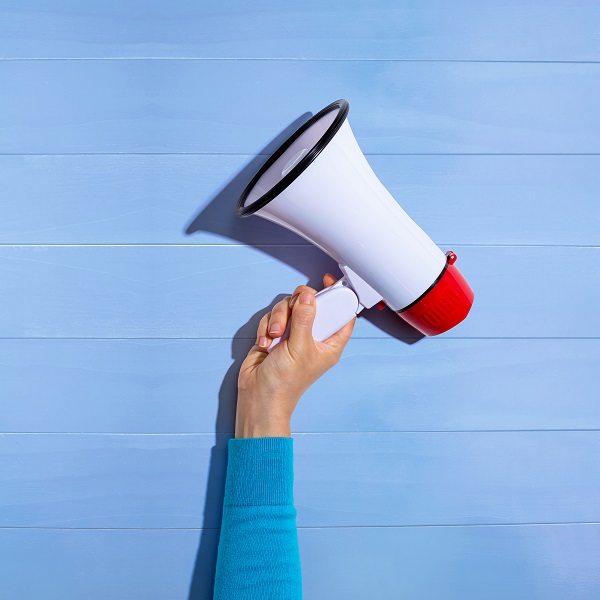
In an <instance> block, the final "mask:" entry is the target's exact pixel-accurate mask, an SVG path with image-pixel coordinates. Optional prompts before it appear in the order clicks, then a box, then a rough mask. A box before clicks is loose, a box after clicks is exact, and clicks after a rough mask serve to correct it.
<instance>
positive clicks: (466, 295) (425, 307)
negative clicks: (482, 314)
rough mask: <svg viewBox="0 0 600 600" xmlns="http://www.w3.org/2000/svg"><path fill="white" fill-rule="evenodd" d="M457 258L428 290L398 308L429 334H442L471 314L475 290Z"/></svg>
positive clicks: (411, 321) (410, 320) (410, 322)
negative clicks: (411, 302)
mask: <svg viewBox="0 0 600 600" xmlns="http://www.w3.org/2000/svg"><path fill="white" fill-rule="evenodd" d="M454 259H456V257H455V256H454ZM453 262H454V261H453V260H452V261H451V260H448V263H447V265H446V268H445V269H444V272H443V273H442V275H441V277H440V278H439V279H438V280H437V281H436V282H435V284H434V285H433V286H432V287H431V289H429V290H428V291H427V293H426V294H424V295H423V296H422V297H421V298H419V299H418V300H417V301H416V302H414V303H413V304H411V305H409V306H408V308H405V309H403V310H401V311H398V312H397V314H398V315H399V316H400V317H402V318H403V319H404V320H405V321H406V322H407V323H409V324H410V325H412V326H413V327H414V328H415V329H418V330H419V331H420V332H421V333H424V334H425V335H429V336H432V335H439V334H440V333H444V331H448V330H449V329H452V328H453V327H454V326H456V325H458V324H459V323H460V322H461V321H462V320H463V319H464V318H465V317H466V316H467V315H468V314H469V311H470V310H471V306H472V305H473V298H474V294H473V290H472V289H471V286H470V285H469V284H468V283H467V280H466V279H465V278H464V277H463V276H462V273H461V272H460V271H459V270H458V269H457V268H456V267H455V266H454V264H452V263H453Z"/></svg>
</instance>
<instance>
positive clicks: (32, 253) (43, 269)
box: [0, 246, 600, 341]
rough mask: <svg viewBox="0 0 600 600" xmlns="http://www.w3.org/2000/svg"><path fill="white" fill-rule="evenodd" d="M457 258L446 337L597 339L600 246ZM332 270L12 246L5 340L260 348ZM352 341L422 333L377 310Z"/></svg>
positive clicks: (491, 250)
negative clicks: (300, 288) (268, 318)
mask: <svg viewBox="0 0 600 600" xmlns="http://www.w3.org/2000/svg"><path fill="white" fill-rule="evenodd" d="M454 250H456V252H457V254H458V263H457V264H458V266H459V267H460V269H461V271H462V272H463V273H464V275H465V276H466V277H467V279H468V280H469V282H470V283H471V285H472V287H473V289H474V290H475V294H476V299H475V304H474V306H473V309H472V311H471V314H470V315H469V317H468V318H467V319H466V320H465V321H463V322H462V323H460V324H459V325H458V326H457V327H455V328H454V329H452V330H451V331H449V332H447V333H446V334H444V335H445V336H446V337H454V338H456V337H502V338H505V337H586V338H589V337H598V336H599V335H600V319H599V318H598V313H597V311H596V304H597V302H594V299H598V298H599V297H600V275H599V272H598V269H597V265H598V260H599V257H600V254H599V253H600V248H597V247H596V248H585V247H584V248H570V247H566V248H554V247H475V246H471V247H460V246H456V247H454ZM327 271H330V272H331V273H337V274H338V275H339V272H338V271H337V267H336V265H335V263H334V262H333V261H332V260H331V259H330V258H329V257H328V256H326V255H325V254H324V253H323V252H321V251H320V250H318V249H316V248H314V247H312V246H295V247H294V246H262V247H260V248H254V247H249V246H221V247H219V246H204V247H203V246H122V247H118V246H15V247H11V246H6V247H2V248H0V274H1V276H2V281H3V286H4V289H5V290H7V291H8V292H9V293H5V294H4V295H3V296H2V298H1V300H0V337H4V338H6V337H19V338H22V337H26V338H30V337H59V338H64V337H75V338H95V337H102V338H105V337H107V338H137V337H143V338H147V337H160V338H178V337H184V338H198V337H201V338H207V337H209V338H213V337H218V338H235V339H236V340H238V339H250V338H255V336H256V326H257V324H258V321H259V320H260V317H262V315H263V314H265V313H266V312H267V311H268V310H269V308H270V307H271V306H272V304H273V302H274V300H275V301H276V300H278V299H281V298H282V297H283V294H284V293H290V292H292V291H293V290H294V288H295V287H296V286H297V285H299V284H305V283H307V277H305V276H303V275H301V273H305V274H306V275H307V276H308V283H309V284H310V285H312V286H313V287H315V288H317V289H320V288H321V287H322V279H321V278H322V275H323V274H324V273H325V272H327ZM257 282H260V285H258V284H257ZM242 291H243V292H242ZM355 336H356V337H379V338H381V337H388V336H393V337H395V338H398V339H404V340H407V341H409V340H410V341H414V339H415V337H416V336H417V337H418V334H417V332H415V330H413V329H412V328H409V327H408V326H407V325H406V324H405V323H404V321H402V319H400V318H399V317H398V316H396V315H395V314H394V313H392V312H391V311H388V310H386V311H377V310H375V309H372V310H371V311H369V312H368V313H367V314H366V315H365V316H364V317H361V318H360V319H358V322H357V326H356V328H355Z"/></svg>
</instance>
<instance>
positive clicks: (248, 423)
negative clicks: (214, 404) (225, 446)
mask: <svg viewBox="0 0 600 600" xmlns="http://www.w3.org/2000/svg"><path fill="white" fill-rule="evenodd" d="M336 281H337V280H336V279H335V277H333V276H332V275H330V274H329V273H327V274H326V275H325V277H323V285H324V286H325V287H329V286H330V285H333V284H334V283H335V282H336ZM315 294H316V290H314V289H313V288H311V287H308V286H305V285H301V286H298V287H297V288H296V289H295V290H294V294H293V295H292V296H291V297H290V296H286V297H285V298H284V299H283V300H281V302H278V303H277V304H276V305H275V306H274V307H273V309H272V310H271V311H270V312H268V313H267V314H266V315H265V316H264V317H263V318H262V319H261V321H260V323H259V325H258V332H257V336H256V343H255V344H254V346H252V348H251V349H250V352H249V353H248V356H247V357H246V359H245V360H244V362H243V363H242V366H241V368H240V374H239V377H238V401H237V413H236V419H235V437H236V438H240V437H246V438H247V437H290V436H291V431H290V420H291V417H292V413H293V412H294V409H295V408H296V405H297V404H298V400H299V399H300V396H302V394H303V393H304V392H305V391H306V390H307V389H308V388H309V387H310V386H311V385H312V384H313V383H314V382H315V381H316V380H317V379H318V378H319V377H321V375H323V373H325V372H326V371H328V370H329V369H330V368H331V367H333V365H335V364H336V363H337V362H338V361H339V360H340V357H341V355H342V351H343V349H344V347H345V346H346V342H347V341H348V340H349V339H350V335H351V334H352V330H353V329H354V323H355V322H356V317H354V319H352V321H350V322H349V323H347V324H346V325H344V327H342V328H341V329H340V330H339V331H337V332H336V333H334V334H333V335H332V336H330V337H328V338H327V339H326V340H324V341H323V342H317V341H316V340H314V339H313V337H312V326H313V321H314V319H315V314H316V304H315ZM290 315H291V317H292V324H291V326H290V335H289V337H288V338H287V339H285V340H282V341H281V342H279V344H277V346H275V348H273V351H272V352H271V353H268V352H267V348H268V347H269V345H270V344H271V342H272V341H273V338H277V337H280V336H281V334H282V333H283V331H284V330H285V328H286V326H287V322H288V319H289V318H290Z"/></svg>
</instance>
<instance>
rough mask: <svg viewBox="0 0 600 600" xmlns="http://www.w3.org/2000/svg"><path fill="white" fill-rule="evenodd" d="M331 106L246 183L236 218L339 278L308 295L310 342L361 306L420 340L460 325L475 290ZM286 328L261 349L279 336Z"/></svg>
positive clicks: (343, 114) (343, 110)
mask: <svg viewBox="0 0 600 600" xmlns="http://www.w3.org/2000/svg"><path fill="white" fill-rule="evenodd" d="M348 110H349V105H348V102H347V101H345V100H338V101H336V102H333V103H332V104H330V105H329V106H327V107H325V108H324V109H323V110H321V111H320V112H319V113H317V114H316V115H314V116H313V117H312V118H311V119H310V120H309V121H308V122H307V123H305V124H304V125H303V126H302V127H300V129H298V130H297V131H296V132H295V133H294V134H292V135H291V136H290V137H289V138H288V139H287V140H286V141H285V142H284V143H283V144H282V145H281V146H280V147H279V149H278V150H277V151H276V152H275V153H274V154H273V155H272V156H271V157H270V158H269V160H268V161H267V162H266V163H265V164H264V166H263V167H262V168H261V169H260V171H259V172H258V173H257V174H256V176H255V177H254V178H253V179H252V181H251V182H250V183H249V184H248V186H247V187H246V189H245V190H244V192H243V193H242V195H241V196H240V199H239V201H238V206H237V214H238V215H239V216H242V217H245V216H249V215H251V214H256V215H258V216H260V217H263V218H264V219H267V220H269V221H272V222H274V223H278V224H279V225H281V226H283V227H286V228H287V229H289V230H291V231H293V232H295V233H297V234H298V235H300V236H302V237H304V238H305V239H307V240H309V241H310V242H311V243H313V244H314V245H315V246H317V247H318V248H320V249H321V250H323V251H324V252H326V253H327V254H328V255H329V256H331V257H332V258H333V259H334V260H335V261H336V262H337V263H338V265H339V267H340V269H341V271H342V273H343V277H342V278H341V279H340V280H338V281H337V282H336V283H335V284H334V285H333V286H331V287H329V288H325V289H324V290H322V291H321V292H319V293H318V294H317V295H316V298H317V302H316V307H317V312H316V317H315V323H314V325H313V338H314V339H315V340H318V341H323V340H325V339H327V337H329V336H330V335H331V334H332V333H334V332H335V331H337V330H338V329H339V328H340V327H342V326H343V325H344V324H346V323H348V322H349V321H350V320H351V319H352V318H353V317H354V316H355V315H356V314H358V313H359V312H360V311H361V310H363V309H364V308H367V309H368V308H371V307H373V306H375V305H378V306H379V307H380V308H382V307H383V306H385V305H387V306H388V307H389V308H391V309H392V310H393V311H395V312H396V313H397V314H398V315H399V316H400V317H402V318H403V319H404V320H406V321H407V322H408V323H410V324H411V325H412V326H413V327H415V328H416V329H417V330H419V331H420V332H421V333H423V334H425V335H437V334H440V333H443V332H444V331H447V330H448V329H450V328H452V327H454V326H455V325H457V324H458V323H459V322H461V321H462V320H463V319H464V318H465V317H466V316H467V314H468V312H469V310H470V308H471V305H472V303H473V291H472V290H471V288H470V286H469V284H468V283H467V281H466V280H465V278H464V277H463V276H462V274H461V273H460V271H458V269H457V268H456V266H454V262H455V260H456V255H455V254H454V253H453V252H451V251H449V252H446V253H444V252H442V250H440V249H439V248H438V247H437V246H436V245H435V244H434V242H433V241H432V240H431V239H430V238H429V236H428V235H427V234H426V233H425V232H424V231H423V230H422V229H421V228H420V227H419V226H418V225H417V224H416V223H415V222H414V221H413V220H412V219H411V218H410V217H409V216H408V215H407V214H406V212H405V211H404V210H403V209H402V208H401V206H400V205H399V204H398V202H396V200H395V199H394V198H393V197H392V196H391V194H390V193H389V192H388V191H387V189H386V188H385V187H384V185H383V184H382V183H381V182H380V181H379V179H378V178H377V176H376V175H375V173H374V172H373V170H372V169H371V167H370V165H369V163H368V162H367V160H366V158H365V156H364V155H363V153H362V151H361V150H360V147H359V145H358V143H357V141H356V138H355V137H354V135H353V133H352V130H351V129H350V124H349V123H348V120H347V114H348ZM288 333H289V324H288V328H287V330H286V331H285V332H284V334H283V335H282V336H281V338H277V339H275V340H273V342H272V344H271V345H270V347H269V350H272V349H273V348H274V347H275V346H276V344H277V343H278V342H279V341H281V340H282V339H284V338H285V337H287V335H288Z"/></svg>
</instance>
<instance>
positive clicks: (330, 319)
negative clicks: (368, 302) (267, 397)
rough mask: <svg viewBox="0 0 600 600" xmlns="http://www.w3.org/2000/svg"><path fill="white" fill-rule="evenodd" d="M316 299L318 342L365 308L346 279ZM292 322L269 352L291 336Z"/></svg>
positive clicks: (314, 327)
mask: <svg viewBox="0 0 600 600" xmlns="http://www.w3.org/2000/svg"><path fill="white" fill-rule="evenodd" d="M315 299H316V301H317V314H316V315H315V322H314V323H313V330H312V335H313V338H314V339H315V340H316V341H318V342H322V341H323V340H326V339H327V338H328V337H329V336H330V335H332V334H334V333H335V332H336V331H338V330H339V329H341V328H342V327H343V326H344V325H345V324H346V323H349V322H350V321H351V320H352V319H353V318H354V317H355V316H356V314H357V313H359V312H360V311H361V310H362V308H363V307H362V306H361V305H360V303H359V301H358V296H357V295H356V294H355V293H354V291H353V290H352V288H350V287H348V282H347V281H346V279H345V278H342V279H340V280H338V281H336V282H335V283H334V284H333V285H332V286H330V287H327V288H325V289H324V290H321V291H320V292H317V294H316V295H315ZM291 322H292V319H290V320H289V321H288V324H287V327H286V328H285V331H284V332H283V335H282V336H281V337H278V338H275V339H273V341H272V342H271V345H270V346H269V348H268V349H267V351H268V352H271V350H273V348H275V346H276V345H277V344H278V343H279V342H280V341H281V340H285V339H286V338H287V337H288V336H289V334H290V325H291Z"/></svg>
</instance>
